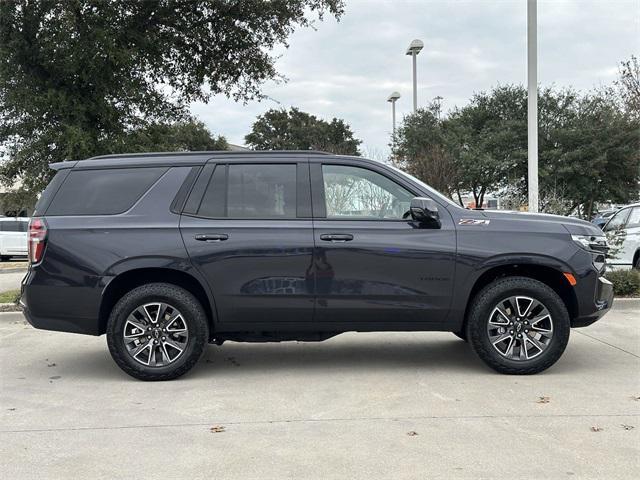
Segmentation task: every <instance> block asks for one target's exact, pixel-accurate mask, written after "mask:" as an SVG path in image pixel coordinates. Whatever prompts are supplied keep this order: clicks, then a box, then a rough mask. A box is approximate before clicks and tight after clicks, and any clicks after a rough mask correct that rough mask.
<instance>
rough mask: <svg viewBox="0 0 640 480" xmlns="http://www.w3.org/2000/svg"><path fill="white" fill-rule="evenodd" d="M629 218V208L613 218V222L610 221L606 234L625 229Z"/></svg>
mask: <svg viewBox="0 0 640 480" xmlns="http://www.w3.org/2000/svg"><path fill="white" fill-rule="evenodd" d="M628 216H629V209H628V208H626V209H624V210H620V211H619V212H618V213H616V214H615V215H614V216H613V217H611V220H609V223H607V226H606V227H605V232H610V231H612V230H618V229H619V228H623V227H624V225H625V223H626V221H627V217H628Z"/></svg>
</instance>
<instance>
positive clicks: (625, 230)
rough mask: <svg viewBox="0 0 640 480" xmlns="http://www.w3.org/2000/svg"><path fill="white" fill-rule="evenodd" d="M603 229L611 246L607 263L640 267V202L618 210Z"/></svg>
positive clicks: (614, 266)
mask: <svg viewBox="0 0 640 480" xmlns="http://www.w3.org/2000/svg"><path fill="white" fill-rule="evenodd" d="M603 230H604V233H605V235H606V236H607V240H608V242H609V246H610V247H611V249H610V250H609V254H608V258H607V265H609V266H611V267H612V268H614V269H615V268H619V269H628V268H638V269H640V203H634V204H633V205H627V206H626V207H623V208H621V209H620V210H618V211H617V212H616V213H615V214H614V215H612V216H611V218H610V219H609V221H608V222H607V223H606V225H605V226H604V228H603Z"/></svg>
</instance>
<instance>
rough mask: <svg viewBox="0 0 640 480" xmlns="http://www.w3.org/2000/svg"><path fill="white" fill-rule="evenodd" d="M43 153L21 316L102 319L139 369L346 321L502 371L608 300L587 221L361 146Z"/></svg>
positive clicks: (165, 367) (188, 364)
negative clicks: (439, 346)
mask: <svg viewBox="0 0 640 480" xmlns="http://www.w3.org/2000/svg"><path fill="white" fill-rule="evenodd" d="M51 167H52V168H53V169H55V170H57V173H56V175H55V177H54V178H53V180H52V181H51V183H50V184H49V186H48V187H47V189H46V190H45V192H44V193H43V195H42V197H41V199H40V201H39V202H38V205H37V207H36V213H35V214H34V217H33V219H32V221H31V224H30V227H29V257H30V261H31V265H30V268H29V272H28V274H27V276H26V277H25V279H24V281H23V285H22V305H23V308H24V312H25V315H26V317H27V319H28V321H29V322H30V323H31V324H32V325H33V326H34V327H36V328H42V329H47V330H58V331H63V332H74V333H84V334H89V335H102V334H104V333H106V334H107V342H108V345H109V350H110V351H111V354H112V356H113V358H114V360H115V361H116V362H117V364H118V365H119V366H120V367H121V368H122V369H123V370H124V371H125V372H127V373H128V374H130V375H132V376H134V377H136V378H139V379H143V380H166V379H171V378H175V377H178V376H180V375H182V374H184V373H185V372H187V371H188V370H189V369H190V368H192V367H193V366H194V365H195V364H196V362H197V361H198V359H199V358H200V357H201V355H202V353H203V350H204V348H205V346H206V344H207V343H216V344H221V343H222V342H224V341H225V340H232V341H252V342H255V341H257V342H270V341H287V340H304V341H319V340H325V339H327V338H330V337H333V336H335V335H338V334H340V333H343V332H346V331H362V332H364V331H424V330H440V331H451V332H454V333H455V334H456V335H458V336H459V337H460V338H462V339H463V340H466V341H468V342H469V343H470V345H471V346H472V348H473V350H474V351H475V352H476V353H477V354H478V356H479V357H480V358H481V359H482V360H483V361H484V362H485V363H487V364H488V365H489V366H491V367H492V368H494V369H495V370H497V371H499V372H503V373H510V374H530V373H536V372H540V371H542V370H544V369H546V368H548V367H549V366H551V365H553V364H554V363H555V362H556V361H557V360H558V358H559V357H560V356H561V354H562V352H563V351H564V349H565V347H566V345H567V341H568V340H569V331H570V328H571V327H584V326H586V325H589V324H591V323H593V322H595V321H596V320H597V319H599V318H600V317H602V315H604V314H605V313H606V312H607V311H608V309H609V308H610V307H611V303H612V299H613V292H612V287H611V284H610V283H609V282H608V281H607V280H605V279H604V278H602V274H603V273H604V269H605V261H604V258H605V255H606V251H607V243H606V240H605V239H604V237H603V236H602V232H601V231H600V230H599V229H598V228H597V227H595V226H594V225H592V224H590V223H588V222H584V221H581V220H576V219H572V218H565V217H558V216H553V215H533V214H526V213H508V212H496V211H481V210H467V209H463V208H460V207H459V206H458V205H456V204H455V203H453V202H451V201H450V200H449V199H447V198H446V197H444V196H443V195H441V194H439V193H438V192H436V191H434V190H433V189H431V188H430V187H428V186H427V185H425V184H424V183H422V182H420V181H419V180H417V179H416V178H413V177H411V176H409V175H407V174H406V173H403V172H401V171H399V170H397V169H395V168H393V167H391V166H389V165H384V164H381V163H379V162H375V161H371V160H365V159H362V158H356V157H345V156H335V155H329V154H325V153H321V152H307V151H305V152H194V153H162V154H157V153H154V154H132V155H109V156H103V157H95V158H91V159H88V160H82V161H70V162H64V163H58V164H53V165H51Z"/></svg>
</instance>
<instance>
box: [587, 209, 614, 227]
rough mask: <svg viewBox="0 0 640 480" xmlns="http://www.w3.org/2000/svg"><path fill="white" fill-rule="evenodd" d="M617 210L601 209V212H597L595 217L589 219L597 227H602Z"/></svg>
mask: <svg viewBox="0 0 640 480" xmlns="http://www.w3.org/2000/svg"><path fill="white" fill-rule="evenodd" d="M617 211H618V209H617V208H613V209H611V210H603V211H602V212H599V213H598V214H597V215H596V216H595V217H593V220H591V223H593V224H594V225H595V226H597V227H598V228H602V227H604V226H605V224H606V223H607V222H608V221H609V219H610V218H611V216H612V215H613V214H614V213H616V212H617Z"/></svg>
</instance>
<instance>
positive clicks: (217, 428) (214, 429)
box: [210, 425, 224, 433]
mask: <svg viewBox="0 0 640 480" xmlns="http://www.w3.org/2000/svg"><path fill="white" fill-rule="evenodd" d="M210 430H211V433H222V432H224V427H223V426H222V425H216V426H215V427H211V428H210Z"/></svg>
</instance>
